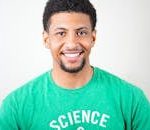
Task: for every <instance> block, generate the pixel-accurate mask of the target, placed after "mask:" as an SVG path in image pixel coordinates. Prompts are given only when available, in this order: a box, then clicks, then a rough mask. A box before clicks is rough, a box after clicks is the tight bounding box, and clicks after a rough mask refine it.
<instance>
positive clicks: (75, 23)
mask: <svg viewBox="0 0 150 130" xmlns="http://www.w3.org/2000/svg"><path fill="white" fill-rule="evenodd" d="M49 26H50V28H51V29H56V28H64V29H69V28H72V29H78V28H86V29H91V21H90V18H89V16H88V15H86V14H83V13H68V12H63V13H57V14H54V15H53V16H52V17H51V18H50V20H49Z"/></svg>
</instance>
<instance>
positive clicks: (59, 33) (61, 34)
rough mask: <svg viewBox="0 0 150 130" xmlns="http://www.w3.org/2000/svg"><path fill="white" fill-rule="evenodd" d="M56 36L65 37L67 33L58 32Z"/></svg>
mask: <svg viewBox="0 0 150 130" xmlns="http://www.w3.org/2000/svg"><path fill="white" fill-rule="evenodd" d="M56 35H59V36H64V35H65V32H57V33H56Z"/></svg>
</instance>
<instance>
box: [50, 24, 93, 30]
mask: <svg viewBox="0 0 150 130" xmlns="http://www.w3.org/2000/svg"><path fill="white" fill-rule="evenodd" d="M49 29H51V30H54V31H55V30H56V31H57V30H90V29H91V27H89V26H85V25H78V26H77V25H76V26H71V25H70V26H66V25H56V26H50V28H49Z"/></svg>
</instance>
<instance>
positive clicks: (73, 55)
mask: <svg viewBox="0 0 150 130" xmlns="http://www.w3.org/2000/svg"><path fill="white" fill-rule="evenodd" d="M79 54H80V53H73V54H64V55H65V56H66V57H70V58H73V57H77V56H79Z"/></svg>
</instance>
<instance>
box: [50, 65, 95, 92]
mask: <svg viewBox="0 0 150 130" xmlns="http://www.w3.org/2000/svg"><path fill="white" fill-rule="evenodd" d="M92 75H93V69H92V67H91V66H84V67H83V69H82V70H81V71H80V72H78V73H68V72H65V71H63V70H61V69H60V70H59V69H58V68H57V69H55V68H53V70H52V77H53V80H54V82H55V83H56V84H57V85H59V86H62V87H63V88H67V89H76V88H79V87H82V86H83V85H85V84H86V83H87V82H88V81H89V80H90V79H91V77H92Z"/></svg>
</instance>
